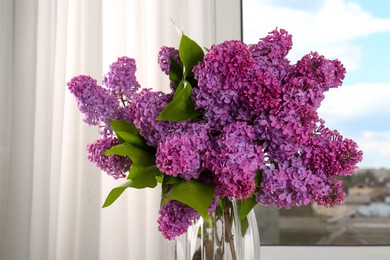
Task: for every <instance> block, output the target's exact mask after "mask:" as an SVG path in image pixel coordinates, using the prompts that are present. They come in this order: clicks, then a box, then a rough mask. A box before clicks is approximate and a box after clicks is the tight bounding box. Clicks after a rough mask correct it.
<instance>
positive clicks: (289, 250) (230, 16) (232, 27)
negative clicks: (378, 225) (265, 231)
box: [213, 0, 390, 260]
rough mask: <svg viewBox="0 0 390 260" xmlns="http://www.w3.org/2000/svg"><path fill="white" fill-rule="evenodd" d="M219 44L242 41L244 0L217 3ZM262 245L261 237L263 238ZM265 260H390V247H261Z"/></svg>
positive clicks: (223, 0)
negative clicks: (233, 40)
mask: <svg viewBox="0 0 390 260" xmlns="http://www.w3.org/2000/svg"><path fill="white" fill-rule="evenodd" d="M213 1H214V7H215V10H214V21H215V42H216V43H219V42H223V41H225V40H231V39H238V40H242V38H243V37H242V35H243V22H242V15H243V14H242V0H213ZM260 243H261V234H260ZM260 251H261V260H302V259H316V260H329V259H332V260H367V259H372V260H374V259H375V260H387V259H390V245H389V246H311V245H307V246H283V245H263V246H261V249H260Z"/></svg>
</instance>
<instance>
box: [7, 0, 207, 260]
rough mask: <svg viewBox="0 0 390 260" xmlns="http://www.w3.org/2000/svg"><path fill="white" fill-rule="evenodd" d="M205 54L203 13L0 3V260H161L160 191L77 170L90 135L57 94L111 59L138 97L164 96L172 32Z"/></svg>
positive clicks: (93, 134)
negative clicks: (122, 60)
mask: <svg viewBox="0 0 390 260" xmlns="http://www.w3.org/2000/svg"><path fill="white" fill-rule="evenodd" d="M171 20H172V21H173V22H174V23H175V24H176V26H177V27H178V28H179V29H181V30H183V31H184V32H185V33H186V34H187V35H189V36H190V37H191V38H193V39H195V40H196V41H197V42H199V43H200V44H201V45H202V46H207V47H209V46H210V45H211V44H212V43H214V42H215V1H209V0H201V1H199V0H184V1H183V0H166V1H160V0H143V1H127V0H113V1H103V0H101V1H96V0H83V1H78V0H15V1H12V0H3V1H2V2H1V3H0V22H1V23H0V33H1V35H2V37H1V39H0V47H1V48H0V51H1V52H0V54H1V60H0V73H1V79H0V83H1V88H0V94H1V95H0V122H2V125H1V128H0V259H2V260H3V259H4V260H16V259H17V260H19V259H20V260H23V259H34V260H35V259H37V260H45V259H50V260H52V259H56V260H62V259H64V260H72V259H80V260H85V259H102V260H103V259H137V260H139V259H164V254H165V241H164V239H163V238H162V236H161V235H160V234H159V233H158V231H157V217H158V209H159V199H160V190H159V189H158V188H157V189H145V190H128V191H126V192H125V195H124V196H121V198H119V199H118V201H116V202H115V203H114V204H113V205H112V206H110V207H109V208H105V209H102V208H101V205H102V204H103V201H104V199H105V197H106V196H107V194H108V193H109V191H110V190H111V189H112V188H114V187H116V186H118V185H120V183H121V181H115V180H113V179H112V178H110V177H109V176H107V175H105V174H104V173H101V172H100V171H99V170H98V169H97V168H96V167H95V166H94V165H92V163H90V162H89V161H88V160H87V152H86V150H85V146H86V144H87V143H91V142H93V141H94V140H96V139H97V138H98V134H97V129H96V128H94V127H89V126H87V125H86V124H84V123H83V122H82V118H83V116H82V115H81V114H80V113H79V112H78V110H77V106H76V101H75V100H74V98H73V96H72V95H71V94H70V93H69V92H68V91H67V88H66V82H67V81H69V80H70V79H71V77H73V76H75V75H79V74H88V75H91V76H92V77H94V78H96V79H97V80H98V82H101V80H102V75H103V74H104V73H106V72H107V70H108V66H109V64H110V63H111V62H113V61H115V60H116V58H117V57H120V56H124V55H126V56H129V57H132V58H135V59H136V62H137V79H138V81H139V82H140V84H141V86H142V87H148V88H153V89H155V90H163V91H167V90H168V89H169V84H168V78H167V77H166V76H165V75H164V74H163V73H162V72H160V69H159V67H158V64H157V53H158V51H159V48H160V47H161V46H162V45H167V46H178V43H179V36H178V34H177V32H176V29H175V26H174V25H173V23H172V21H171Z"/></svg>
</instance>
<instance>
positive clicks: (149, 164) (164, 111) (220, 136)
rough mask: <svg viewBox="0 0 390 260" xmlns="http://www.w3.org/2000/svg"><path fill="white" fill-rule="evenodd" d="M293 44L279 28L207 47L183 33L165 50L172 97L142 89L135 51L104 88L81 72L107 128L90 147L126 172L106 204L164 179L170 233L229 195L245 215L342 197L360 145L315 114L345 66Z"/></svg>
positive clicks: (85, 91)
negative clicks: (300, 53)
mask: <svg viewBox="0 0 390 260" xmlns="http://www.w3.org/2000/svg"><path fill="white" fill-rule="evenodd" d="M291 47H292V37H291V35H289V34H288V33H287V32H286V31H285V30H283V29H280V30H277V29H276V30H274V31H272V32H270V33H269V35H267V36H266V37H265V38H262V39H260V41H259V42H258V43H257V44H255V45H246V44H245V43H243V42H241V41H237V40H231V41H225V42H223V43H221V44H216V45H213V46H212V47H211V48H210V49H209V50H206V49H205V50H203V49H202V48H201V47H200V46H199V45H198V44H197V43H195V42H194V41H193V40H191V39H190V38H188V37H187V36H186V35H184V34H183V35H182V36H181V40H180V45H179V48H178V49H175V48H171V47H162V48H161V50H160V52H159V54H158V64H159V65H160V67H161V70H162V71H163V72H164V73H165V74H167V75H169V79H170V89H171V92H170V93H163V92H160V91H153V90H151V89H146V88H144V89H141V90H140V85H139V83H138V82H137V79H136V76H135V72H136V65H135V61H134V59H131V58H128V57H121V58H118V60H117V61H116V62H114V63H113V64H111V66H110V70H109V72H108V73H107V74H106V75H105V76H104V78H103V82H102V85H103V86H100V85H98V84H97V81H96V80H95V79H93V78H91V77H89V76H83V75H81V76H77V77H74V78H73V79H72V80H71V81H70V82H69V83H68V87H69V90H70V91H71V92H72V93H73V94H74V95H75V96H76V99H77V101H78V107H79V109H80V111H81V112H82V113H84V114H85V119H84V121H85V122H86V123H87V124H89V125H95V126H98V127H99V133H100V134H101V138H100V139H99V140H97V141H95V142H93V143H91V144H89V145H88V146H87V150H88V152H89V156H88V159H89V160H90V161H92V162H94V163H95V164H96V165H97V166H98V167H99V168H101V169H102V170H103V171H105V172H106V173H107V174H109V175H110V176H112V177H113V178H115V179H118V178H126V181H125V182H124V183H123V184H122V185H120V186H119V187H116V188H114V189H113V190H112V191H111V192H110V194H109V195H108V197H107V199H106V201H105V203H104V207H106V206H109V205H110V204H112V203H113V202H114V201H115V200H116V199H117V198H118V197H119V196H120V195H121V194H122V193H123V191H124V190H125V189H126V188H128V187H133V188H146V187H149V188H154V187H156V186H157V184H158V183H161V185H160V186H161V189H162V195H161V209H160V212H159V214H160V217H159V219H158V224H159V230H160V231H161V232H162V234H163V235H164V237H165V238H167V239H173V238H175V237H176V236H178V235H180V234H182V233H184V232H186V230H187V228H188V227H189V226H190V225H191V224H192V222H193V220H195V219H198V218H199V217H200V216H201V217H203V219H204V220H205V221H210V216H209V214H210V213H211V212H219V211H221V209H222V210H223V208H224V206H225V205H226V204H224V203H225V201H226V199H227V198H235V199H236V200H237V204H238V210H239V215H240V220H241V221H245V220H246V216H247V214H248V213H249V212H250V211H251V209H252V208H253V207H254V206H255V205H256V204H258V203H259V204H262V205H271V204H274V205H276V206H278V207H286V208H289V207H291V206H301V205H307V204H309V203H311V202H316V203H317V204H319V205H325V206H327V207H331V206H334V205H337V204H340V203H342V201H343V198H344V196H345V193H344V192H343V189H342V182H341V181H340V180H339V179H338V178H337V177H338V176H346V175H351V174H352V173H353V172H354V171H355V170H356V169H357V167H356V164H357V163H358V162H359V161H361V160H362V152H361V151H359V150H358V147H357V144H356V143H355V142H354V141H352V140H350V139H347V138H343V136H342V135H341V134H340V133H339V132H337V131H336V130H331V129H329V128H327V127H326V126H325V125H324V120H322V119H321V118H319V116H318V113H317V111H316V110H317V109H318V108H319V106H320V103H321V101H322V100H323V99H324V92H325V91H327V90H328V89H329V88H336V87H338V86H340V85H341V84H342V80H343V79H344V75H345V72H346V71H345V69H344V67H343V65H342V64H341V63H340V62H339V61H338V60H328V59H326V58H324V57H323V56H321V55H319V54H318V53H316V52H311V53H310V54H307V55H305V56H304V57H303V58H302V59H300V60H299V61H298V62H296V64H290V62H289V60H288V59H287V58H286V55H287V54H288V52H289V50H290V49H291ZM205 52H206V53H205ZM244 232H245V231H244Z"/></svg>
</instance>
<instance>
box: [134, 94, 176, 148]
mask: <svg viewBox="0 0 390 260" xmlns="http://www.w3.org/2000/svg"><path fill="white" fill-rule="evenodd" d="M171 98H172V96H171V95H168V94H164V93H163V92H160V91H157V92H153V91H152V90H150V89H142V91H141V92H140V93H137V94H136V95H135V96H134V99H133V103H132V104H131V107H130V110H131V113H133V118H134V124H135V126H136V127H137V128H138V129H139V130H140V133H141V135H142V136H143V137H144V138H145V139H146V141H147V144H148V145H150V146H154V147H157V145H158V143H159V141H160V139H161V137H162V136H163V135H164V134H166V132H165V130H168V128H169V127H170V124H169V122H167V121H158V120H156V119H155V118H156V117H157V116H158V114H159V113H160V112H161V111H162V110H163V108H164V107H165V106H166V105H167V104H168V103H169V102H170V100H171ZM172 125H175V124H172Z"/></svg>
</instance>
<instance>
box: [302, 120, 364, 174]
mask: <svg viewBox="0 0 390 260" xmlns="http://www.w3.org/2000/svg"><path fill="white" fill-rule="evenodd" d="M357 148H358V146H357V144H356V143H355V142H354V141H352V140H351V139H348V138H343V136H342V135H341V134H340V133H339V132H337V131H336V130H333V131H332V130H330V129H328V128H326V127H324V126H323V125H321V126H320V128H319V131H318V132H317V133H316V134H314V135H313V136H312V137H311V138H310V140H309V142H308V145H307V146H306V147H305V149H303V151H302V158H304V162H305V164H306V165H309V166H310V168H311V169H312V171H315V172H319V173H321V174H324V175H325V176H327V177H332V176H335V175H343V176H348V175H351V174H352V173H353V172H354V171H355V170H357V166H356V164H357V163H358V162H360V161H361V160H362V158H363V153H362V151H359V150H358V149H357Z"/></svg>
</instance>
